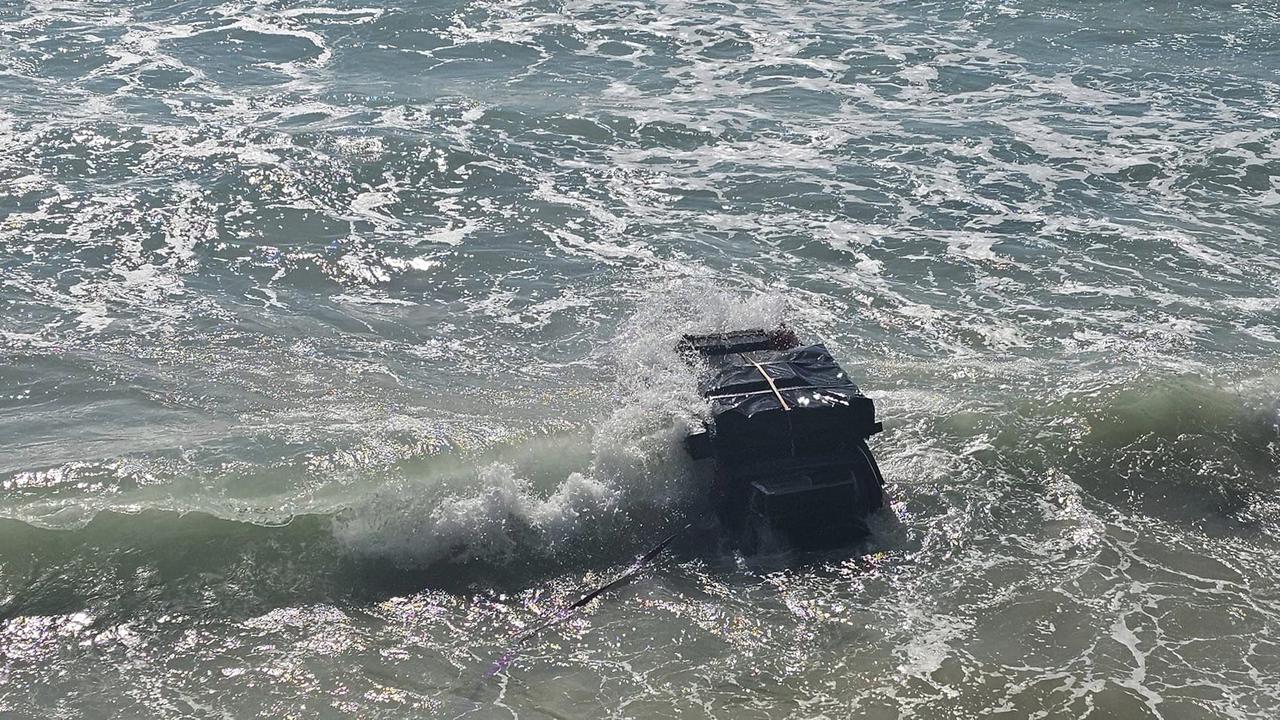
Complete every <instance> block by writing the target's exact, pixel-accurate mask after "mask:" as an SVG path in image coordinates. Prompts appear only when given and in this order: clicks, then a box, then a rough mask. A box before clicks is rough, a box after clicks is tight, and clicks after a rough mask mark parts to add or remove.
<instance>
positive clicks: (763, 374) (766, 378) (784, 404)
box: [742, 355, 791, 412]
mask: <svg viewBox="0 0 1280 720" xmlns="http://www.w3.org/2000/svg"><path fill="white" fill-rule="evenodd" d="M742 358H743V359H744V360H746V361H747V362H749V363H751V364H752V365H755V366H756V370H759V371H760V376H761V377H763V378H764V381H765V382H767V383H769V389H770V390H772V391H773V395H774V397H776V398H778V403H779V404H781V405H782V409H783V410H786V411H787V412H791V406H790V405H788V404H787V401H786V400H784V399H782V393H781V392H779V391H778V386H777V385H775V384H774V382H773V378H771V377H769V373H767V372H765V371H764V368H763V367H762V366H761V365H760V363H758V362H756V361H755V360H752V359H751V358H749V357H747V356H746V355H743V356H742Z"/></svg>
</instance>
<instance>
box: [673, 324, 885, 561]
mask: <svg viewBox="0 0 1280 720" xmlns="http://www.w3.org/2000/svg"><path fill="white" fill-rule="evenodd" d="M679 349H680V351H681V353H682V354H683V356H684V357H685V359H686V361H688V362H690V363H692V364H694V365H695V366H697V367H698V369H699V371H700V372H699V378H700V379H699V387H698V389H699V391H700V392H701V393H702V395H703V397H705V398H706V399H707V401H708V403H709V406H710V417H709V419H708V420H707V421H706V422H705V424H704V427H703V428H701V429H700V430H699V431H697V432H694V433H692V434H691V435H690V436H689V437H688V439H687V443H686V444H687V447H688V450H689V452H690V454H691V455H692V456H693V457H694V458H695V459H699V460H704V459H705V460H710V461H711V462H713V463H714V464H715V470H714V480H713V482H712V487H711V505H712V507H713V508H714V511H715V513H716V514H717V515H718V516H719V519H720V522H721V525H722V526H723V527H724V528H725V529H726V530H727V531H728V533H729V536H730V539H731V541H732V542H733V543H734V545H735V546H736V547H737V548H738V549H739V550H740V551H741V552H742V553H743V554H745V555H753V554H756V553H758V552H765V551H769V550H772V549H781V548H794V549H799V550H822V549H828V548H835V547H843V546H846V545H849V544H852V543H854V542H856V541H858V540H860V539H862V538H863V537H865V536H866V535H867V533H868V526H867V519H868V517H869V516H870V515H871V514H872V513H874V512H875V511H877V510H879V509H880V508H882V507H885V506H886V505H887V498H886V496H885V493H884V489H883V486H884V480H883V478H882V476H881V474H880V469H879V467H878V466H877V465H876V461H875V458H874V457H873V456H872V454H871V450H870V448H868V447H867V439H868V438H869V437H871V436H872V435H874V434H875V433H877V432H879V431H880V430H881V424H880V423H879V422H878V421H877V420H876V417H875V405H874V403H873V402H872V401H871V399H870V398H868V397H866V396H865V395H863V394H862V392H861V391H860V390H859V389H858V387H857V386H856V385H855V384H854V383H853V382H852V381H851V380H850V379H849V377H848V375H847V374H846V373H845V372H844V370H843V369H842V368H841V367H840V366H839V364H837V363H836V361H835V359H834V358H833V357H832V356H831V353H830V352H828V351H827V349H826V347H825V346H823V345H822V344H820V343H819V344H809V345H803V344H801V343H800V342H799V340H798V338H797V337H796V335H795V333H794V332H792V331H791V330H790V329H788V328H785V327H780V328H777V329H774V330H743V331H737V332H731V333H717V334H712V335H688V336H685V337H684V339H683V340H682V341H681V342H680V345H679Z"/></svg>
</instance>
